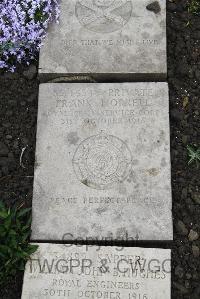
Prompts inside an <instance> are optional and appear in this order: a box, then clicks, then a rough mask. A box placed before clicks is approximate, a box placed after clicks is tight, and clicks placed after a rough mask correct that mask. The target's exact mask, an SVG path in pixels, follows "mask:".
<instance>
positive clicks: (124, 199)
mask: <svg viewBox="0 0 200 299" xmlns="http://www.w3.org/2000/svg"><path fill="white" fill-rule="evenodd" d="M168 105H169V99H168V85H167V83H118V84H113V83H107V84H106V83H104V84H103V83H95V84H92V83H76V84H66V83H60V84H42V85H40V91H39V108H38V125H37V145H36V163H35V176H34V194H33V222H32V240H54V241H55V240H75V239H76V240H77V239H83V240H87V239H94V240H113V239H114V240H172V235H173V232H172V215H171V205H172V204H171V181H170V141H169V115H168V114H169V111H168Z"/></svg>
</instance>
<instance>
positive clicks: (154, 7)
mask: <svg viewBox="0 0 200 299" xmlns="http://www.w3.org/2000/svg"><path fill="white" fill-rule="evenodd" d="M146 9H147V10H149V11H152V12H154V13H155V14H158V13H159V12H161V7H160V3H159V2H158V1H154V2H152V3H150V4H148V5H147V6H146Z"/></svg>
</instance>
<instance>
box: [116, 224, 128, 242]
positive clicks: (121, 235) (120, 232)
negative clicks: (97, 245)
mask: <svg viewBox="0 0 200 299" xmlns="http://www.w3.org/2000/svg"><path fill="white" fill-rule="evenodd" d="M127 236H128V232H127V230H126V228H125V227H121V228H118V229H117V232H116V237H117V239H122V240H123V239H124V240H126V238H127Z"/></svg>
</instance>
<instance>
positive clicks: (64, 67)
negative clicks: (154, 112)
mask: <svg viewBox="0 0 200 299" xmlns="http://www.w3.org/2000/svg"><path fill="white" fill-rule="evenodd" d="M152 2H154V1H153V0H152V1H149V0H104V1H103V0H70V1H64V0H61V16H60V24H57V25H56V24H54V25H53V26H52V27H51V29H50V30H49V33H48V36H47V38H46V39H45V45H44V47H43V48H42V49H41V53H40V65H39V73H40V75H41V77H42V75H43V76H44V77H45V75H46V76H49V75H51V76H57V75H58V74H60V75H70V74H89V75H91V76H93V77H94V78H96V79H98V80H101V79H105V78H107V79H111V78H120V77H122V78H126V81H127V80H128V79H129V80H130V79H133V78H135V79H143V80H144V79H145V78H151V79H152V80H153V79H154V80H157V79H164V78H165V77H166V73H167V62H166V0H159V1H157V5H156V7H155V8H151V9H149V4H151V3H152ZM150 7H151V5H150ZM126 75H127V76H126Z"/></svg>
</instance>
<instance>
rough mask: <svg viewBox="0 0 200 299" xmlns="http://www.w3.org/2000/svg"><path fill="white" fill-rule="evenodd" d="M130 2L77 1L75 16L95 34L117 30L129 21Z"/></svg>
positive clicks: (113, 0) (124, 0)
mask: <svg viewBox="0 0 200 299" xmlns="http://www.w3.org/2000/svg"><path fill="white" fill-rule="evenodd" d="M131 12H132V3H131V1H130V0H79V1H78V2H77V5H76V15H77V17H78V19H79V21H80V23H81V24H82V25H83V26H85V27H86V28H87V29H89V30H92V31H97V32H105V33H106V32H112V31H116V30H119V29H120V28H121V27H123V26H124V25H125V24H126V23H127V22H128V21H129V19H130V17H131Z"/></svg>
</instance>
